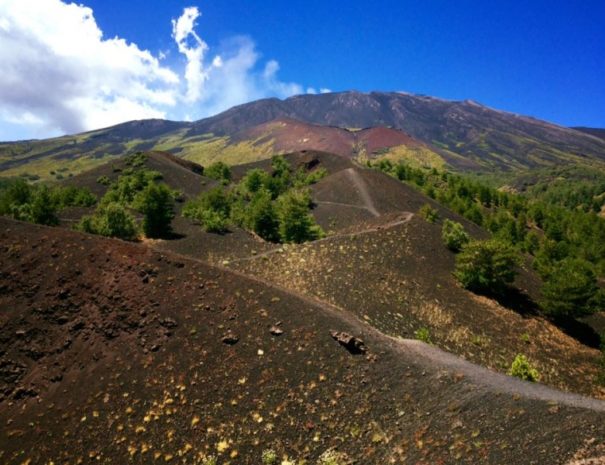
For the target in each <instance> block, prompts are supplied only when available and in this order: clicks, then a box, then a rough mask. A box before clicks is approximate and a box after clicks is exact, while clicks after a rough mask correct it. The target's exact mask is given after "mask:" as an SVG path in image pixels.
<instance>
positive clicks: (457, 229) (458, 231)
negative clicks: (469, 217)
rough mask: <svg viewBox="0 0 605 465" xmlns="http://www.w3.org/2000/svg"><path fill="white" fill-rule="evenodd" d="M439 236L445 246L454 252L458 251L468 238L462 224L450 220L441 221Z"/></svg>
mask: <svg viewBox="0 0 605 465" xmlns="http://www.w3.org/2000/svg"><path fill="white" fill-rule="evenodd" d="M441 238H442V239H443V242H444V244H445V246H446V247H447V248H448V249H450V250H452V251H454V252H459V251H460V250H461V249H462V247H464V246H465V245H466V244H468V242H469V240H470V238H469V236H468V234H467V233H466V231H465V230H464V226H462V225H461V224H460V223H457V222H455V221H450V220H445V221H444V222H443V227H442V228H441Z"/></svg>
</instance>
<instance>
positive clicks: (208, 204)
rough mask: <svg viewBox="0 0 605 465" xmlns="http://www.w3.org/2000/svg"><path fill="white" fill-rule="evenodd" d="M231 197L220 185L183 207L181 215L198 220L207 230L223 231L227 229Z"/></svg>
mask: <svg viewBox="0 0 605 465" xmlns="http://www.w3.org/2000/svg"><path fill="white" fill-rule="evenodd" d="M232 204H233V198H232V197H231V196H230V195H228V194H227V193H226V192H225V190H224V189H223V188H222V187H215V188H213V189H210V190H209V191H208V192H203V193H202V194H200V195H199V196H198V197H197V198H196V199H194V200H190V201H189V202H187V203H186V204H185V206H184V207H183V216H184V217H186V218H191V219H193V220H196V221H199V222H200V224H201V225H202V228H204V230H205V231H207V232H215V233H223V232H225V231H226V230H227V226H228V222H229V221H228V220H229V218H230V215H231V209H232Z"/></svg>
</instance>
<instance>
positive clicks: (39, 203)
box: [25, 186, 59, 226]
mask: <svg viewBox="0 0 605 465" xmlns="http://www.w3.org/2000/svg"><path fill="white" fill-rule="evenodd" d="M57 210H58V208H57V203H56V202H55V201H54V200H53V198H52V196H51V192H50V189H48V187H46V186H42V187H39V188H37V189H36V190H35V192H34V194H33V196H32V199H31V203H30V204H29V211H28V218H25V219H27V221H31V222H32V223H37V224H45V225H48V226H52V225H56V224H58V223H59V218H58V217H57Z"/></svg>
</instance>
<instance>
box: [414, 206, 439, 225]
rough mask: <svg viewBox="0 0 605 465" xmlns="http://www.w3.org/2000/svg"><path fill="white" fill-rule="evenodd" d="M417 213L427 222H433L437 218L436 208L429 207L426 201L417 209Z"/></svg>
mask: <svg viewBox="0 0 605 465" xmlns="http://www.w3.org/2000/svg"><path fill="white" fill-rule="evenodd" d="M418 214H419V215H420V216H422V217H423V218H424V219H425V220H427V221H428V222H429V223H434V222H436V221H437V220H438V219H439V213H437V210H435V209H434V208H433V207H431V206H430V205H429V204H428V203H427V204H424V205H423V206H422V207H421V208H420V210H418Z"/></svg>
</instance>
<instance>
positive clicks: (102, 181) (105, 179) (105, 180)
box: [97, 176, 111, 186]
mask: <svg viewBox="0 0 605 465" xmlns="http://www.w3.org/2000/svg"><path fill="white" fill-rule="evenodd" d="M97 182H98V183H99V184H101V185H103V186H109V185H110V184H111V179H109V178H108V177H107V176H99V177H98V178H97Z"/></svg>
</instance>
